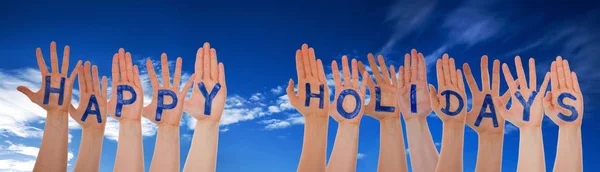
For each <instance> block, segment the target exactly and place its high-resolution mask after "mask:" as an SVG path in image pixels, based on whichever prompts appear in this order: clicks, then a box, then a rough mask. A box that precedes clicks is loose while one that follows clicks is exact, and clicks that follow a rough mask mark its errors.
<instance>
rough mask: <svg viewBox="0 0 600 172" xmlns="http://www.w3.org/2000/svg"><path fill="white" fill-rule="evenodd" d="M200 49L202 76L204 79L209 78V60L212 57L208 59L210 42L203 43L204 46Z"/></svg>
mask: <svg viewBox="0 0 600 172" xmlns="http://www.w3.org/2000/svg"><path fill="white" fill-rule="evenodd" d="M202 50H203V51H204V52H202V53H203V55H202V59H203V60H204V68H203V70H204V71H203V78H202V79H204V80H210V79H211V78H210V77H211V76H210V70H211V69H210V61H211V60H212V59H210V44H209V43H208V42H205V43H204V46H203V47H202Z"/></svg>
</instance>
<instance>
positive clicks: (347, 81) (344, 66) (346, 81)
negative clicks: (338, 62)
mask: <svg viewBox="0 0 600 172" xmlns="http://www.w3.org/2000/svg"><path fill="white" fill-rule="evenodd" d="M342 72H343V74H344V87H351V86H352V85H350V84H351V82H350V80H351V79H352V78H351V77H350V67H348V57H346V56H343V57H342Z"/></svg>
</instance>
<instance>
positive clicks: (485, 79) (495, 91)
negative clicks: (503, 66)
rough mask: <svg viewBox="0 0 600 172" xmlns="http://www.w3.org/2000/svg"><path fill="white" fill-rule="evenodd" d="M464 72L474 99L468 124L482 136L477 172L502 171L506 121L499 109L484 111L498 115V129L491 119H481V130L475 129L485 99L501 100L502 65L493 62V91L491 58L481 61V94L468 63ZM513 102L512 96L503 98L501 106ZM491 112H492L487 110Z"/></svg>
mask: <svg viewBox="0 0 600 172" xmlns="http://www.w3.org/2000/svg"><path fill="white" fill-rule="evenodd" d="M463 70H464V72H465V77H466V79H467V84H468V85H469V89H470V90H471V95H472V96H473V97H472V102H473V103H472V104H473V106H472V108H471V111H468V112H467V118H466V120H467V121H466V122H467V124H468V125H469V127H471V128H472V129H473V130H475V132H477V134H478V135H479V144H478V152H477V164H476V166H475V171H477V172H483V171H494V172H495V171H502V144H503V141H504V118H503V117H502V115H500V114H498V113H499V112H498V110H499V109H500V107H501V106H500V105H498V104H496V105H494V108H493V109H491V107H489V108H486V109H484V110H485V111H486V112H490V113H491V111H490V110H492V111H494V112H496V118H497V122H498V126H497V127H494V124H493V120H492V119H491V118H482V120H481V123H480V124H479V126H476V125H475V121H476V119H477V117H478V116H479V113H480V112H481V109H482V107H483V104H484V99H485V97H486V95H488V94H489V95H490V96H491V97H492V99H494V98H498V97H499V94H500V61H498V60H494V66H493V69H492V82H491V83H492V84H491V89H490V74H489V69H488V57H487V56H483V57H481V85H482V89H481V91H480V90H479V88H478V86H477V83H476V82H475V78H473V74H472V73H471V68H470V67H469V65H468V64H467V63H465V64H463ZM509 98H510V95H509V94H504V95H503V96H502V97H501V98H500V99H501V101H502V102H506V101H508V99H509ZM488 109H489V110H488Z"/></svg>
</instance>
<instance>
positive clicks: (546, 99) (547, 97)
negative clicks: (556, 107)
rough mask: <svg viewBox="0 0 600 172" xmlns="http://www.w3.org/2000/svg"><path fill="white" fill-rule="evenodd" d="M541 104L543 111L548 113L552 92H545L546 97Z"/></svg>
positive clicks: (550, 106)
mask: <svg viewBox="0 0 600 172" xmlns="http://www.w3.org/2000/svg"><path fill="white" fill-rule="evenodd" d="M543 104H544V109H546V111H548V110H550V109H551V108H552V92H551V91H546V96H545V97H544V100H543Z"/></svg>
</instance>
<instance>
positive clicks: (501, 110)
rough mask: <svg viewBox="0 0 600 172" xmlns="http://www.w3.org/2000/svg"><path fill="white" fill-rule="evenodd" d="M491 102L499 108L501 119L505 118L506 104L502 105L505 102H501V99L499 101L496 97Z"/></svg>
mask: <svg viewBox="0 0 600 172" xmlns="http://www.w3.org/2000/svg"><path fill="white" fill-rule="evenodd" d="M493 102H494V104H496V105H499V106H498V107H499V109H498V112H500V115H501V116H502V117H503V118H507V116H506V115H508V113H507V112H506V111H507V110H506V103H504V102H505V101H503V100H502V99H500V98H498V97H495V98H494V99H493Z"/></svg>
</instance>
